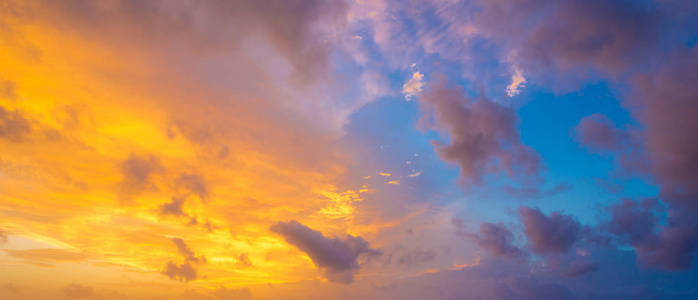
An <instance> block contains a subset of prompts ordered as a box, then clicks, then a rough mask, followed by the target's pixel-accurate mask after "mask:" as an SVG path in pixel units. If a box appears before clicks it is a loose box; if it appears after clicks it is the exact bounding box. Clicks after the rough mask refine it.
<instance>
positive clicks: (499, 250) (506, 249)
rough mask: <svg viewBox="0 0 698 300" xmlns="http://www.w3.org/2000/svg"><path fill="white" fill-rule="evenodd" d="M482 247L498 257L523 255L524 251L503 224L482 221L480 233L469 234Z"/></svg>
mask: <svg viewBox="0 0 698 300" xmlns="http://www.w3.org/2000/svg"><path fill="white" fill-rule="evenodd" d="M469 237H470V238H471V239H473V240H474V241H475V243H477V244H478V246H480V247H481V248H482V249H484V250H487V251H488V252H489V253H491V254H492V255H494V256H496V257H510V258H511V257H521V256H522V255H523V252H522V251H521V249H519V248H518V247H516V246H515V245H514V244H513V241H514V235H513V234H512V233H511V231H509V229H507V228H506V227H504V225H502V224H494V223H487V222H485V223H482V224H480V233H479V234H469Z"/></svg>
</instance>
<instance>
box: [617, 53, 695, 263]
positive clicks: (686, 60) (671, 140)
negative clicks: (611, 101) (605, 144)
mask: <svg viewBox="0 0 698 300" xmlns="http://www.w3.org/2000/svg"><path fill="white" fill-rule="evenodd" d="M696 68H698V48H695V47H694V48H691V49H685V50H681V51H679V52H677V53H675V54H674V55H672V57H671V58H670V59H669V60H668V61H667V62H666V64H664V65H662V66H661V67H659V68H658V69H657V70H654V71H652V72H651V73H648V74H643V75H639V76H638V77H637V78H636V79H635V81H634V88H633V91H632V93H631V96H630V97H629V99H628V100H627V104H628V106H629V107H630V108H631V111H632V112H633V114H634V115H635V116H636V117H637V118H638V119H639V120H640V121H641V122H643V124H644V126H645V127H646V128H645V130H644V132H643V134H642V136H641V142H642V143H643V146H644V149H645V152H646V155H647V157H648V158H649V165H650V167H649V169H650V171H651V174H652V175H653V177H654V178H655V181H656V182H657V183H658V184H659V186H660V198H661V199H662V201H664V202H666V203H667V204H668V206H669V207H668V208H669V212H668V220H667V226H666V227H664V228H663V229H662V230H661V231H660V232H659V233H658V235H657V237H656V239H657V240H656V241H654V242H653V243H652V244H651V247H649V248H644V249H638V250H642V251H640V255H641V256H642V257H644V260H646V261H648V262H650V263H654V264H657V265H659V266H662V267H665V268H668V269H685V268H688V267H690V265H691V261H692V260H693V258H694V256H695V254H696V252H697V251H698V130H695V128H698V118H696V115H698V86H696V84H695V82H696V80H698V74H696V72H695V69H696Z"/></svg>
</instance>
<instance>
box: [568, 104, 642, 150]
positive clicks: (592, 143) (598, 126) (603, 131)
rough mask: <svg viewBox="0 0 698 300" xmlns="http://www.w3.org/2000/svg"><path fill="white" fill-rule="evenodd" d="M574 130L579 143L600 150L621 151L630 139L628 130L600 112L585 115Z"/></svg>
mask: <svg viewBox="0 0 698 300" xmlns="http://www.w3.org/2000/svg"><path fill="white" fill-rule="evenodd" d="M574 131H575V139H576V140H577V142H578V143H580V144H582V145H584V146H586V147H589V148H590V149H592V150H595V151H598V152H613V151H620V150H622V148H623V147H624V146H627V145H628V142H629V139H630V136H629V135H628V133H627V132H626V131H624V130H621V129H619V128H617V127H616V126H615V124H613V121H611V120H609V119H608V117H606V116H605V115H602V114H599V113H595V114H592V115H590V116H587V117H584V118H583V119H582V120H581V121H580V122H579V124H577V126H576V127H575V128H574Z"/></svg>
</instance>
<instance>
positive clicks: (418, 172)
mask: <svg viewBox="0 0 698 300" xmlns="http://www.w3.org/2000/svg"><path fill="white" fill-rule="evenodd" d="M419 175H422V171H417V172H414V173H412V174H408V175H407V177H418V176H419Z"/></svg>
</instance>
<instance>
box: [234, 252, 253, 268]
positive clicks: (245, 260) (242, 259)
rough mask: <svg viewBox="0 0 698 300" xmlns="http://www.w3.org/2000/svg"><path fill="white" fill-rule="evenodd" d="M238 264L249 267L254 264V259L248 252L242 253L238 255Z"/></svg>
mask: <svg viewBox="0 0 698 300" xmlns="http://www.w3.org/2000/svg"><path fill="white" fill-rule="evenodd" d="M237 264H238V265H239V266H241V267H245V268H247V267H251V266H252V261H250V257H249V256H248V255H247V253H242V254H240V255H238V257H237Z"/></svg>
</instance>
